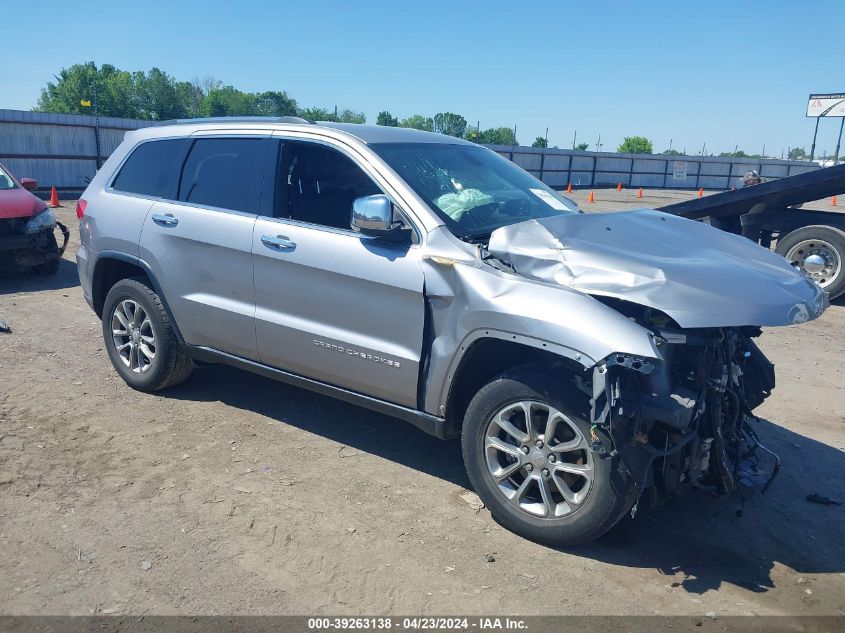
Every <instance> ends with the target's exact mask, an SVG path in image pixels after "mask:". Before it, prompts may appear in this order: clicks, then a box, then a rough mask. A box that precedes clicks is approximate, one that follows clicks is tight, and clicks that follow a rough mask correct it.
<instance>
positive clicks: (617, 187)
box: [616, 182, 622, 191]
mask: <svg viewBox="0 0 845 633" xmlns="http://www.w3.org/2000/svg"><path fill="white" fill-rule="evenodd" d="M616 191H622V183H621V182H617V183H616Z"/></svg>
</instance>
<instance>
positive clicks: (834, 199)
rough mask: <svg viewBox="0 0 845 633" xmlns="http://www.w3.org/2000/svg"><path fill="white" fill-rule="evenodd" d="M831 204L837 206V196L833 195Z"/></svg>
mask: <svg viewBox="0 0 845 633" xmlns="http://www.w3.org/2000/svg"><path fill="white" fill-rule="evenodd" d="M830 206H832V207H835V206H836V196H833V198H831V200H830Z"/></svg>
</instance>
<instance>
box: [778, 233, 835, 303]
mask: <svg viewBox="0 0 845 633" xmlns="http://www.w3.org/2000/svg"><path fill="white" fill-rule="evenodd" d="M775 252H777V253H778V254H780V255H783V256H784V257H786V258H787V259H788V260H789V261H790V263H791V264H792V265H793V266H795V267H796V268H801V269H802V270H803V271H804V272H805V273H807V274H808V275H809V276H810V277H812V278H813V279H814V280H815V282H816V283H818V284H819V285H820V286H821V287H822V288H824V289H825V290H826V291H827V293H828V294H829V295H830V298H831V299H835V298H836V297H838V296H839V295H841V294H842V293H843V292H845V232H843V231H840V230H839V229H836V228H833V227H831V226H823V225H813V226H804V227H801V228H800V229H796V230H795V231H792V233H787V234H786V235H785V236H784V237H782V238H780V239H779V240H778V243H777V246H775Z"/></svg>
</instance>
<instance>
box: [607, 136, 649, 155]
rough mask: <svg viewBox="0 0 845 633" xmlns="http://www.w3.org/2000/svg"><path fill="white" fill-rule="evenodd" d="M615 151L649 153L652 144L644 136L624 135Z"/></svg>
mask: <svg viewBox="0 0 845 633" xmlns="http://www.w3.org/2000/svg"><path fill="white" fill-rule="evenodd" d="M616 151H617V152H619V153H620V154H651V153H653V152H654V146H653V145H652V144H651V141H650V140H648V139H647V138H646V137H645V136H626V137H625V140H624V141H622V144H621V145H620V146H619V147H618V148H617V150H616Z"/></svg>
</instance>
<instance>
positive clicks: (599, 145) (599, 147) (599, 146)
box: [596, 132, 601, 152]
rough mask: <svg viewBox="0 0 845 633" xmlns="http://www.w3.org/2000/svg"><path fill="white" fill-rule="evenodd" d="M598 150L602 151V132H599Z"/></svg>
mask: <svg viewBox="0 0 845 633" xmlns="http://www.w3.org/2000/svg"><path fill="white" fill-rule="evenodd" d="M596 151H597V152H600V151H601V132H599V140H597V141H596Z"/></svg>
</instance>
